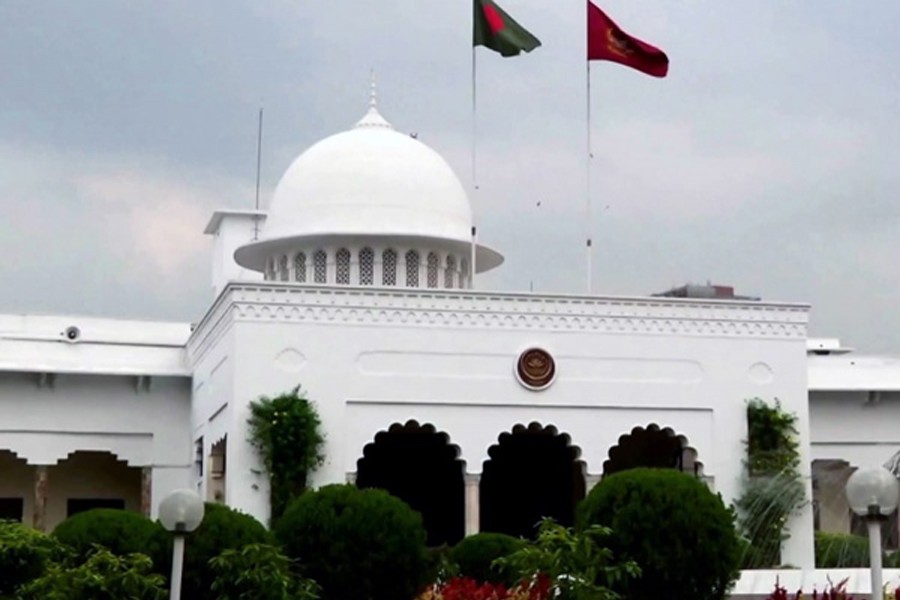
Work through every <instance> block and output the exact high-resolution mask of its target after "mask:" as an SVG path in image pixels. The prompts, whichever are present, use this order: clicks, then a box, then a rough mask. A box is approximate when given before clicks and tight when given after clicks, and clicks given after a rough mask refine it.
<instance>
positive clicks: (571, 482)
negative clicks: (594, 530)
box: [479, 423, 584, 538]
mask: <svg viewBox="0 0 900 600" xmlns="http://www.w3.org/2000/svg"><path fill="white" fill-rule="evenodd" d="M580 454H581V451H580V450H579V449H578V448H577V447H576V446H572V445H571V440H570V439H569V436H568V435H566V434H560V433H558V432H557V430H556V428H555V427H553V426H552V425H551V426H548V427H542V426H541V425H540V424H538V423H531V424H530V425H529V426H528V427H524V426H523V425H516V426H515V427H514V428H513V430H512V432H507V433H502V434H500V437H499V438H498V442H497V444H495V445H493V446H491V447H490V449H489V450H488V456H490V458H489V459H488V460H486V461H485V463H484V470H483V472H482V475H481V486H480V487H481V496H480V498H481V502H480V511H479V512H480V517H481V531H492V532H498V533H506V534H509V535H513V536H522V537H528V538H533V537H534V536H535V534H536V533H537V527H536V526H537V525H538V523H539V522H540V520H541V519H543V518H544V517H550V518H552V519H554V520H555V521H557V522H558V523H561V524H562V525H566V526H571V525H572V524H573V523H574V521H575V505H576V504H577V503H578V502H579V501H580V500H581V499H582V498H584V463H583V462H582V461H580V460H579V457H580Z"/></svg>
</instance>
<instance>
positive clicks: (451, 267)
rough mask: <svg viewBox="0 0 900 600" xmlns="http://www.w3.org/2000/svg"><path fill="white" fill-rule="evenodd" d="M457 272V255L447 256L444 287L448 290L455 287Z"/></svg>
mask: <svg viewBox="0 0 900 600" xmlns="http://www.w3.org/2000/svg"><path fill="white" fill-rule="evenodd" d="M455 273H456V257H454V256H448V257H447V268H446V269H445V270H444V287H445V288H447V289H448V290H449V289H451V288H452V287H453V275H454V274H455Z"/></svg>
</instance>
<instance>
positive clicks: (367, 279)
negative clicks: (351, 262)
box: [359, 247, 375, 285]
mask: <svg viewBox="0 0 900 600" xmlns="http://www.w3.org/2000/svg"><path fill="white" fill-rule="evenodd" d="M374 283H375V252H374V251H373V250H372V249H371V248H369V247H365V248H363V249H362V250H360V251H359V285H373V284H374Z"/></svg>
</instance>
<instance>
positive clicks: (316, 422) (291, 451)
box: [248, 386, 325, 522]
mask: <svg viewBox="0 0 900 600" xmlns="http://www.w3.org/2000/svg"><path fill="white" fill-rule="evenodd" d="M248 423H249V425H250V443H251V444H253V446H254V447H255V448H256V450H257V452H259V455H260V458H262V462H263V466H264V468H265V470H266V474H267V475H268V477H269V490H270V492H269V500H270V504H271V509H272V519H271V520H272V522H275V521H276V520H277V519H278V517H280V516H281V515H282V514H283V513H284V511H285V509H286V508H287V506H288V503H290V501H291V500H292V499H294V498H295V497H297V496H299V495H300V494H302V493H303V492H304V491H306V487H307V483H308V479H309V475H310V474H311V473H312V472H313V471H314V470H315V469H316V468H317V467H319V466H320V465H321V464H322V462H323V461H324V460H325V456H324V455H323V454H322V445H323V443H324V441H325V438H324V436H323V435H322V432H321V427H322V423H321V421H320V419H319V414H318V412H317V411H316V408H315V406H314V405H313V404H312V403H311V402H310V401H309V400H308V399H307V398H306V396H305V394H304V393H303V392H301V391H300V386H297V387H296V388H294V389H293V390H291V391H290V392H287V393H284V394H281V395H280V396H276V397H275V398H268V397H266V396H262V397H260V399H259V400H257V401H255V402H252V403H251V404H250V419H249V420H248Z"/></svg>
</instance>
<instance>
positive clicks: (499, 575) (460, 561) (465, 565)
mask: <svg viewBox="0 0 900 600" xmlns="http://www.w3.org/2000/svg"><path fill="white" fill-rule="evenodd" d="M525 544H526V542H525V541H524V540H521V539H519V538H514V537H513V536H511V535H505V534H503V533H478V534H475V535H472V536H469V537H467V538H464V539H463V540H462V541H461V542H459V543H458V544H457V545H456V546H454V547H453V549H452V550H450V560H451V561H452V562H453V563H454V564H455V565H456V566H457V567H458V568H459V575H460V576H462V577H469V578H471V579H474V580H476V581H483V582H488V583H503V584H506V585H512V584H513V583H516V582H515V581H513V575H512V574H511V573H509V571H508V570H507V569H501V568H500V567H499V566H497V567H496V568H494V567H492V564H493V562H494V561H495V560H497V559H498V558H503V557H505V556H509V555H510V554H512V553H513V552H515V551H516V550H518V549H520V548H521V547H522V546H524V545H525Z"/></svg>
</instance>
